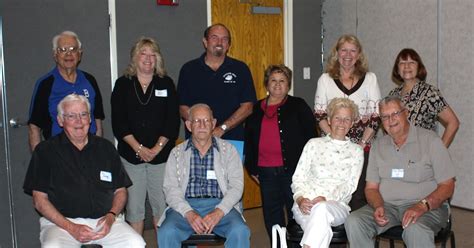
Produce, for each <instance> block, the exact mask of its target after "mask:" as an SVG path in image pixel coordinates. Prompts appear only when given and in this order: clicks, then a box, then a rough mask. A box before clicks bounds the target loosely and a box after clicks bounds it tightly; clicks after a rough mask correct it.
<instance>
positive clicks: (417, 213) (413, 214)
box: [402, 203, 428, 228]
mask: <svg viewBox="0 0 474 248" xmlns="http://www.w3.org/2000/svg"><path fill="white" fill-rule="evenodd" d="M427 211H428V210H427V209H426V207H425V206H423V205H422V204H419V203H416V204H414V205H413V206H411V207H410V208H408V209H407V210H406V211H405V213H404V214H403V219H402V226H403V228H407V227H408V225H410V224H412V223H415V222H416V221H417V220H418V218H420V217H421V216H422V215H423V214H424V213H426V212H427Z"/></svg>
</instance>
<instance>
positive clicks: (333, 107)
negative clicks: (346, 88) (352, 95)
mask: <svg viewBox="0 0 474 248" xmlns="http://www.w3.org/2000/svg"><path fill="white" fill-rule="evenodd" d="M341 108H347V109H349V110H350V111H351V113H352V114H351V115H352V116H351V117H352V121H357V120H358V119H359V107H358V106H357V104H355V103H354V101H352V100H351V99H349V98H345V97H336V98H333V99H332V100H331V101H330V102H329V105H328V108H327V113H328V119H331V118H332V116H333V115H334V113H336V111H337V110H339V109H341Z"/></svg>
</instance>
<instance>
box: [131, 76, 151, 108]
mask: <svg viewBox="0 0 474 248" xmlns="http://www.w3.org/2000/svg"><path fill="white" fill-rule="evenodd" d="M135 83H136V81H135V80H133V84H134V86H133V89H135V95H136V96H137V99H138V102H139V103H140V104H141V105H143V106H145V105H147V104H148V103H149V102H150V99H151V95H153V90H154V89H155V85H154V84H152V85H151V90H150V95H149V96H148V99H147V100H146V102H142V100H141V99H140V96H139V95H138V91H137V87H135ZM138 84H139V85H140V86H142V85H141V84H140V83H138ZM147 86H148V85H147ZM147 86H144V88H146V87H147ZM147 92H148V91H147ZM145 95H146V92H145Z"/></svg>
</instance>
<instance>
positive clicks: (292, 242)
mask: <svg viewBox="0 0 474 248" xmlns="http://www.w3.org/2000/svg"><path fill="white" fill-rule="evenodd" d="M332 235H333V236H332V239H331V244H346V243H347V236H346V229H345V228H344V224H342V225H339V226H334V227H332ZM302 238H303V229H301V227H300V225H298V224H297V223H296V222H295V220H291V221H290V222H288V226H287V227H286V240H287V243H288V247H289V248H291V247H300V246H299V243H300V242H301V239H302Z"/></svg>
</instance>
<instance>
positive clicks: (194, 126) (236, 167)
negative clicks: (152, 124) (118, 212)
mask: <svg viewBox="0 0 474 248" xmlns="http://www.w3.org/2000/svg"><path fill="white" fill-rule="evenodd" d="M187 116H188V119H187V120H186V128H187V129H188V130H189V131H190V132H191V137H190V138H189V139H188V140H186V141H185V142H183V143H181V144H180V145H178V146H176V147H175V148H173V150H171V153H170V155H169V157H168V161H167V162H166V169H165V179H164V183H163V191H164V193H165V198H166V203H167V204H168V209H167V210H166V211H165V213H164V214H163V216H162V218H161V219H160V221H159V223H158V225H159V228H158V246H159V247H180V246H181V242H182V241H183V240H186V239H187V238H188V237H189V236H190V235H191V234H192V233H194V232H196V233H198V234H210V233H216V234H218V235H220V236H223V237H225V238H226V239H227V240H226V242H225V247H226V248H248V247H250V230H249V228H248V227H247V225H246V224H245V222H244V219H243V217H242V214H241V212H240V207H239V200H240V198H241V197H242V193H243V189H244V177H243V166H242V161H241V160H240V157H239V154H238V153H237V150H236V149H235V147H234V146H232V145H231V144H230V143H229V142H227V141H225V140H223V139H220V138H217V137H215V136H213V135H212V130H213V129H214V128H215V126H216V122H217V121H216V119H214V117H213V115H212V110H211V109H210V107H209V106H208V105H206V104H195V105H193V106H192V107H191V108H190V109H189V112H188V115H187ZM165 217H166V219H165Z"/></svg>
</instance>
